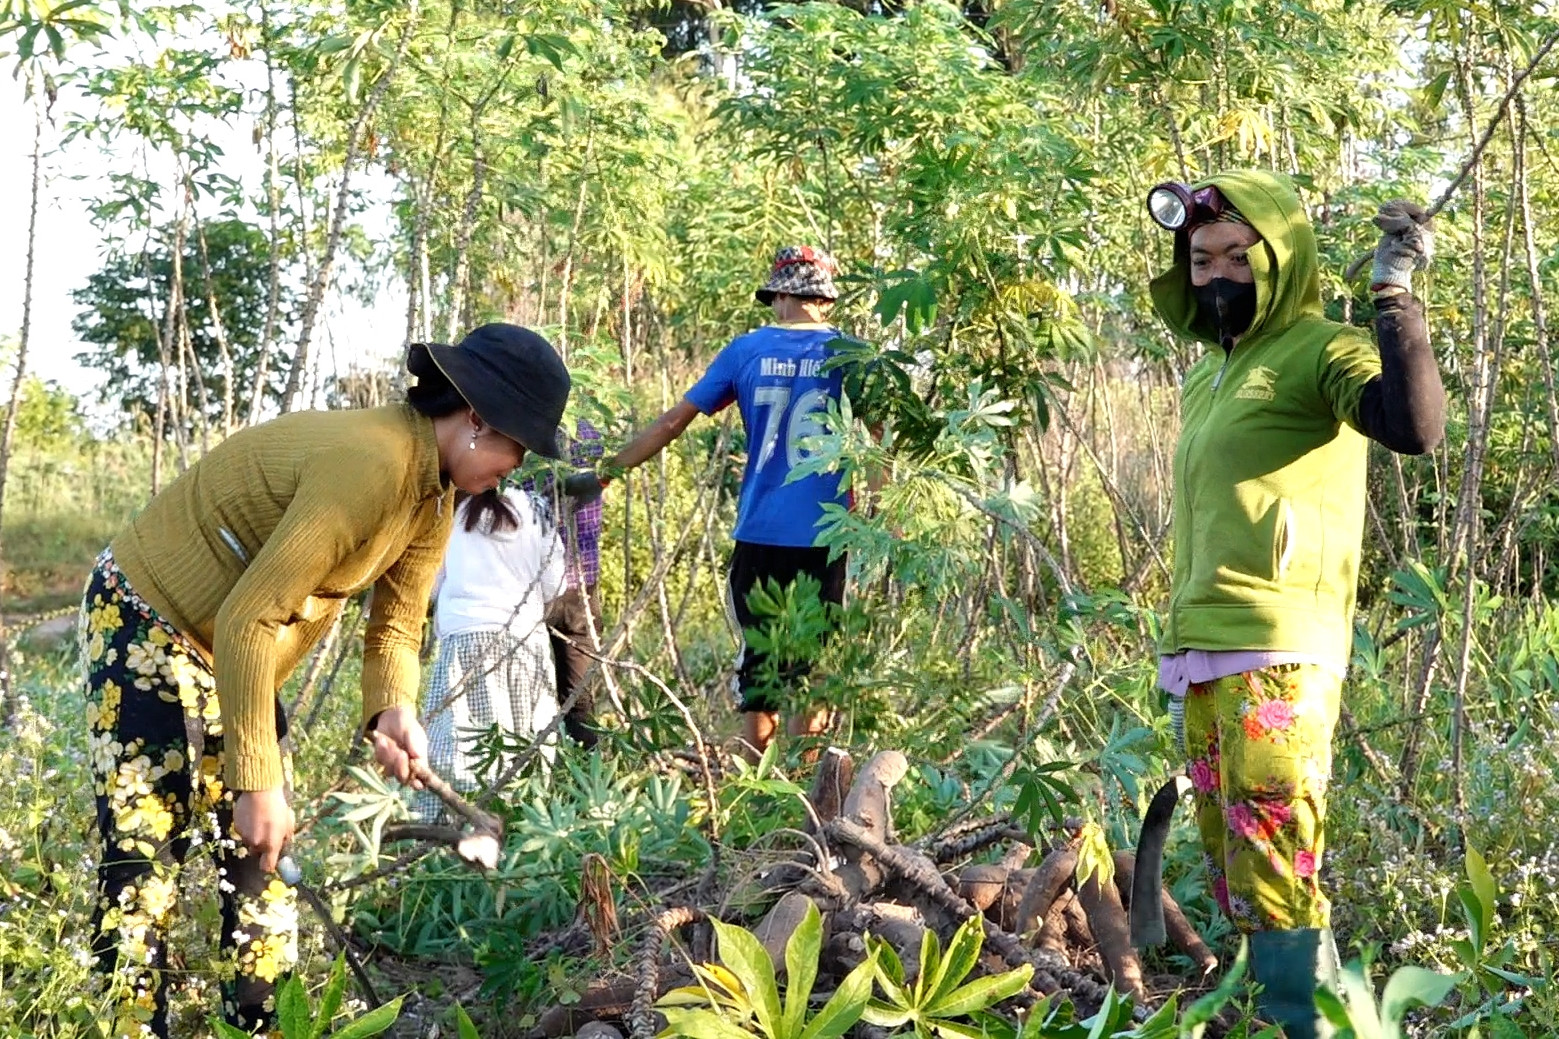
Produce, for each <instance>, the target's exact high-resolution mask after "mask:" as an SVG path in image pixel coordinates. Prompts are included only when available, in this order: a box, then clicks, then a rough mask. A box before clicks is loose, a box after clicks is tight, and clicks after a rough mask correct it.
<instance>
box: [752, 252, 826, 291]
mask: <svg viewBox="0 0 1559 1039" xmlns="http://www.w3.org/2000/svg"><path fill="white" fill-rule="evenodd" d="M838 269H839V265H838V264H837V263H835V262H834V258H833V257H832V256H830V255H828V254H827V253H825V252H824V251H823V250H821V249H814V248H812V247H811V246H810V245H787V246H785V247H784V248H783V249H781V250H780V251H779V252H777V253H775V254H774V266H773V268H772V269H770V271H769V280H768V281H767V282H766V283H765V284H764V286H763V288H761V289H759V290H758V291H757V292H754V293H753V295H754V296H755V297H757V300H758V302H759V303H762V304H763V305H764V306H768V305H769V304H770V303H773V302H774V297H775V296H778V295H781V294H784V295H786V296H807V297H815V298H817V299H828V300H834V299H838V298H839V290H838V289H836V288H834V273H835V272H836V271H837V270H838Z"/></svg>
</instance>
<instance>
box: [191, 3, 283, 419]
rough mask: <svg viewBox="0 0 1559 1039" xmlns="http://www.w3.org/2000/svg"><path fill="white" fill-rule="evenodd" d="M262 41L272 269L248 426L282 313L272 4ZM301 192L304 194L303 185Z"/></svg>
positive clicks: (261, 398) (263, 7)
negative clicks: (277, 321) (263, 49)
mask: <svg viewBox="0 0 1559 1039" xmlns="http://www.w3.org/2000/svg"><path fill="white" fill-rule="evenodd" d="M260 39H261V46H263V47H264V48H265V151H266V161H267V169H266V177H265V198H266V204H265V208H266V210H267V213H266V215H267V216H268V217H269V218H270V224H271V242H270V246H271V248H270V264H271V269H270V276H269V279H268V281H267V287H266V296H265V325H264V326H263V328H262V329H261V331H260V362H259V365H258V367H257V368H256V370H255V374H254V386H253V388H252V389H251V390H250V395H249V411H248V419H247V424H248V425H251V426H252V425H254V424H255V423H256V422H258V421H260V407H261V405H263V404H264V403H265V377H266V376H267V375H269V374H270V366H271V349H272V348H273V347H274V346H275V345H276V319H277V317H278V316H279V314H280V311H281V230H280V228H279V227H278V226H277V222H276V215H277V213H279V212H280V211H281V168H280V163H278V162H277V159H276V61H275V56H274V54H273V50H274V46H273V45H274V41H273V40H272V39H271V14H270V5H269V4H266V3H261V4H260ZM298 190H299V193H300V194H301V192H302V184H301V183H300V184H299V186H298ZM202 247H204V239H202ZM207 277H208V278H209V275H208V276H207ZM213 310H215V307H214V306H213ZM228 432H231V430H228Z"/></svg>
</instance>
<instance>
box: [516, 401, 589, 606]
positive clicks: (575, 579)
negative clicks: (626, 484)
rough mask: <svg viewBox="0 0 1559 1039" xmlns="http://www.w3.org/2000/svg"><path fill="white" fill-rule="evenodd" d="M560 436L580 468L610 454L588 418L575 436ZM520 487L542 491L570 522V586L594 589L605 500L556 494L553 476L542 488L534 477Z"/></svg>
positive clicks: (577, 427) (567, 550)
mask: <svg viewBox="0 0 1559 1039" xmlns="http://www.w3.org/2000/svg"><path fill="white" fill-rule="evenodd" d="M558 432H559V439H560V440H563V441H565V442H566V443H567V447H568V460H569V462H571V463H572V464H573V465H574V466H575V467H576V468H580V469H588V468H591V467H592V465H593V464H594V463H595V462H597V461H599V460H600V459H601V457H602V456H603V455H605V454H606V445H605V442H604V441H603V440H602V439H601V431H600V430H598V429H596V428H595V427H594V426H592V425H591V424H590V423H588V422H586V421H585V420H584V419H580V420H579V421H578V422H577V423H576V424H575V427H574V435H573V436H569V435H568V434H566V433H564V432H563V431H562V430H559V431H558ZM520 489H521V490H524V491H528V492H538V491H539V493H540V494H541V495H542V497H543V498H545V499H548V500H551V501H553V503H554V506H555V507H556V508H557V509H558V513H557V514H559V515H561V516H562V517H563V518H564V519H565V521H566V525H565V526H564V527H563V528H562V534H563V543H564V552H565V559H564V562H565V565H566V566H567V568H568V587H570V588H579V587H581V586H583V587H584V588H586V589H589V588H594V587H595V585H596V582H597V581H599V580H600V578H601V516H602V513H603V510H602V508H601V500H600V499H599V498H597V499H596V500H595V501H593V502H590V503H589V504H586V505H576V504H574V503H573V500H572V499H570V498H565V497H563V496H562V495H561V494H557V493H556V489H555V488H554V487H553V486H552V481H551V478H550V477H548V479H546V480H544V481H542V486H541V487H540V488H538V487H537V486H536V481H535V480H534V479H528V480H526V481H525V482H523V483H521V484H520Z"/></svg>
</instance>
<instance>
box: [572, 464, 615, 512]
mask: <svg viewBox="0 0 1559 1039" xmlns="http://www.w3.org/2000/svg"><path fill="white" fill-rule="evenodd" d="M605 487H606V481H605V480H603V479H601V477H600V476H599V475H598V474H596V473H593V472H590V471H588V470H587V471H585V472H578V473H575V474H574V475H573V476H570V477H568V478H567V479H565V480H564V481H563V493H564V494H565V495H567V496H568V497H570V498H573V499H574V500H575V502H576V503H577V504H580V505H588V504H589V503H590V502H593V501H596V500H597V499H599V498H600V497H601V491H602V490H603V489H605Z"/></svg>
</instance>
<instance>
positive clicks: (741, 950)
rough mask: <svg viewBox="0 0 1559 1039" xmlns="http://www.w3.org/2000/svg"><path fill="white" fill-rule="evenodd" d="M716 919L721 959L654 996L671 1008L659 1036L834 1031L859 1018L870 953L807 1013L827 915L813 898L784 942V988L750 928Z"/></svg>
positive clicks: (793, 1038) (723, 1038) (796, 1035)
mask: <svg viewBox="0 0 1559 1039" xmlns="http://www.w3.org/2000/svg"><path fill="white" fill-rule="evenodd" d="M711 923H712V924H713V926H714V929H715V940H716V943H717V950H716V951H717V954H718V955H719V957H720V962H719V963H704V964H694V965H693V971H694V973H695V974H696V975H697V977H698V981H699V984H697V985H690V986H687V987H685V988H680V989H673V990H672V991H670V992H668V993H666V995H664V996H662V997H661V999H660V1000H659V1001H658V1002H657V1003H656V1004H655V1005H656V1007H657V1008H658V1009H659V1010H660V1011H661V1012H662V1013H663V1014H665V1016H666V1028H665V1029H664V1030H663V1031H662V1032H661V1033H660V1034H661V1035H662V1036H665V1037H668V1039H669V1037H671V1036H689V1037H692V1039H729V1037H732V1036H746V1035H761V1036H765V1037H766V1039H837V1037H838V1036H842V1035H844V1034H845V1033H846V1032H848V1031H849V1030H850V1028H851V1027H852V1026H853V1025H854V1024H855V1023H856V1022H857V1021H859V1020H860V1019H861V1016H862V1014H863V1012H864V1011H865V1010H866V1006H867V1000H868V998H870V996H871V984H872V971H873V967H874V964H875V959H874V957H872V956H868V957H867V958H866V959H865V960H864V961H862V962H861V963H860V964H859V965H858V966H857V967H856V968H855V969H854V970H852V971H851V972H850V973H849V974H848V975H847V976H846V977H845V978H844V980H843V981H841V982H840V983H839V987H838V988H837V989H835V990H834V993H833V995H832V996H830V997H829V999H828V1002H827V1003H825V1004H823V1006H822V1008H821V1009H819V1010H818V1011H817V1012H816V1013H809V1011H810V1010H811V1007H810V1006H809V1005H808V1000H809V999H810V997H811V995H812V984H813V982H814V981H816V980H817V961H818V956H819V955H821V953H822V949H823V920H822V917H821V916H820V915H819V914H818V911H817V907H816V906H815V905H811V904H808V906H807V912H806V915H805V916H804V917H803V918H802V921H801V924H800V926H798V927H797V928H796V930H795V932H794V933H792V934H791V936H790V941H789V942H787V943H786V945H785V987H784V991H783V992H781V991H780V985H779V981H778V979H777V978H776V976H775V971H774V961H773V960H772V959H771V958H770V956H769V953H768V950H767V949H765V948H764V947H763V945H762V943H760V942H759V941H758V939H757V938H755V937H753V935H752V933H751V932H750V931H747V930H744V929H742V928H740V927H735V926H733V925H731V924H727V923H725V922H723V921H720V920H713V921H711Z"/></svg>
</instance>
